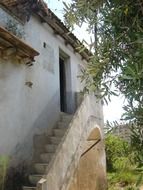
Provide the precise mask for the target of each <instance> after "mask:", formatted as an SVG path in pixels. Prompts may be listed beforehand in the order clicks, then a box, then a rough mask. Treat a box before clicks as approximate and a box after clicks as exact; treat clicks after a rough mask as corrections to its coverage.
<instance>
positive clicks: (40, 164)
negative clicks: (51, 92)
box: [23, 113, 72, 190]
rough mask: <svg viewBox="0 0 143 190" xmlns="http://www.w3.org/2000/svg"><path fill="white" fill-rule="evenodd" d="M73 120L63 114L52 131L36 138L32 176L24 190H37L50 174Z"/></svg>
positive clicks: (49, 130) (70, 116)
mask: <svg viewBox="0 0 143 190" xmlns="http://www.w3.org/2000/svg"><path fill="white" fill-rule="evenodd" d="M71 120H72V115H69V114H65V113H61V117H60V120H59V121H58V123H57V124H56V126H55V127H54V128H52V129H48V130H47V132H46V134H42V135H37V136H35V137H34V156H33V164H32V174H31V175H29V182H30V185H29V186H24V187H23V190H36V189H37V184H38V182H39V181H40V180H41V179H42V178H43V177H44V175H45V174H46V173H47V172H48V167H49V165H50V162H51V160H52V158H54V154H55V152H56V150H57V147H58V145H59V144H60V142H61V141H62V138H63V136H64V134H65V133H66V131H67V129H68V125H69V123H70V121H71Z"/></svg>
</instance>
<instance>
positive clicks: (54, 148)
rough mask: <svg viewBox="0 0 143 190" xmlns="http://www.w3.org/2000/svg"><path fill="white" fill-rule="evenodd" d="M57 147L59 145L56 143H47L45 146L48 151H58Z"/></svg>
mask: <svg viewBox="0 0 143 190" xmlns="http://www.w3.org/2000/svg"><path fill="white" fill-rule="evenodd" d="M56 148H57V145H55V144H47V145H46V146H45V149H46V151H47V153H54V152H55V151H56Z"/></svg>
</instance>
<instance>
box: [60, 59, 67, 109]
mask: <svg viewBox="0 0 143 190" xmlns="http://www.w3.org/2000/svg"><path fill="white" fill-rule="evenodd" d="M59 72H60V73H59V75H60V106H61V111H62V112H66V111H67V109H66V66H65V61H64V59H63V58H59Z"/></svg>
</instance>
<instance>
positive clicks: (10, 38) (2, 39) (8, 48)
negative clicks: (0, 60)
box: [0, 26, 39, 61]
mask: <svg viewBox="0 0 143 190" xmlns="http://www.w3.org/2000/svg"><path fill="white" fill-rule="evenodd" d="M0 53H1V56H3V57H9V56H16V57H18V58H19V59H28V60H31V61H34V57H35V56H38V55H39V52H37V51H36V50H35V49H33V48H32V47H30V46H29V45H28V44H26V43H25V42H23V41H22V40H20V39H19V38H17V37H16V36H15V35H13V34H11V33H10V32H9V31H7V30H6V29H4V28H3V27H1V26H0Z"/></svg>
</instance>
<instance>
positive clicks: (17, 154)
mask: <svg viewBox="0 0 143 190" xmlns="http://www.w3.org/2000/svg"><path fill="white" fill-rule="evenodd" d="M58 105H59V100H58V92H56V93H55V95H54V96H53V97H52V98H51V100H50V101H49V102H47V106H46V107H45V109H44V110H43V111H42V112H41V114H40V115H39V117H38V118H37V119H36V121H35V122H34V124H33V126H32V127H29V129H28V128H26V131H24V134H25V136H24V137H23V139H21V142H18V143H17V145H16V146H15V148H14V150H13V151H12V161H13V164H15V163H19V161H20V162H21V161H25V160H26V162H27V161H30V160H31V158H32V146H33V137H34V135H36V134H41V133H45V132H46V129H47V128H50V127H53V125H54V124H55V123H56V122H57V121H58V119H59V113H60V112H59V111H60V110H59V109H58V107H59V106H58ZM23 130H24V129H23Z"/></svg>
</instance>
